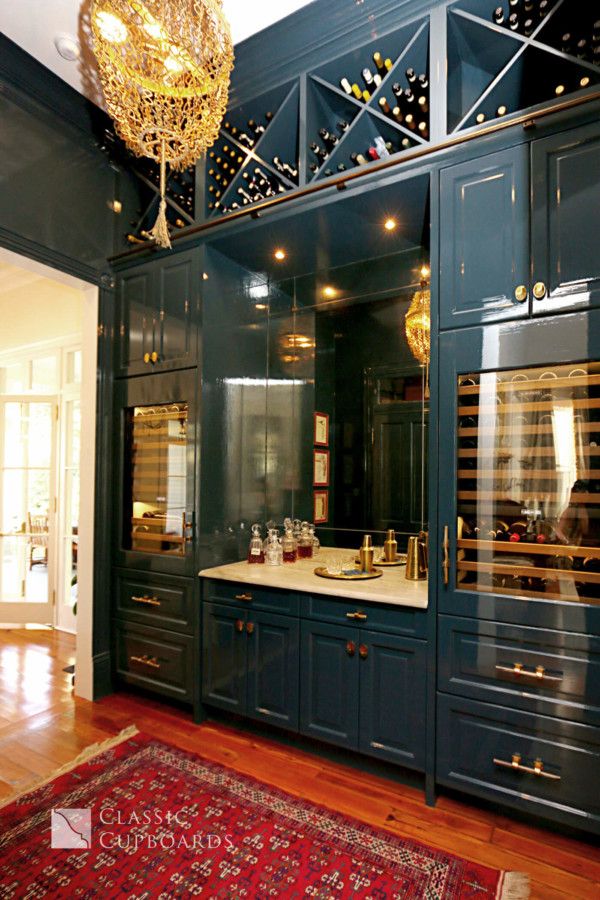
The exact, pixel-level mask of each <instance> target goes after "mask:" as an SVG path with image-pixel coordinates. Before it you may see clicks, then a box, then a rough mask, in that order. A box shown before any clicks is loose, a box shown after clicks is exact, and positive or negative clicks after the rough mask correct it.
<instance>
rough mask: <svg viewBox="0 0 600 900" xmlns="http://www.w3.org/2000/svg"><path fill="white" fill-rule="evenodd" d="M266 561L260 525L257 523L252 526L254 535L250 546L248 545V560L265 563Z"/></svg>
mask: <svg viewBox="0 0 600 900" xmlns="http://www.w3.org/2000/svg"><path fill="white" fill-rule="evenodd" d="M264 561H265V550H264V547H263V541H262V538H261V536H260V525H258V524H256V525H253V526H252V537H251V538H250V546H249V547H248V562H249V563H264Z"/></svg>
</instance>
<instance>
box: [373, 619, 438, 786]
mask: <svg viewBox="0 0 600 900" xmlns="http://www.w3.org/2000/svg"><path fill="white" fill-rule="evenodd" d="M358 654H359V659H360V743H359V747H360V749H361V750H362V751H363V753H369V754H370V755H373V756H378V757H380V758H382V759H387V760H389V761H390V762H396V763H401V764H402V765H405V766H410V767H411V768H417V769H422V768H423V767H424V765H425V716H426V697H425V680H426V644H425V643H424V642H422V641H415V640H411V639H410V638H400V637H393V636H389V635H384V634H378V633H377V632H376V631H365V630H363V629H361V632H360V645H359V647H358Z"/></svg>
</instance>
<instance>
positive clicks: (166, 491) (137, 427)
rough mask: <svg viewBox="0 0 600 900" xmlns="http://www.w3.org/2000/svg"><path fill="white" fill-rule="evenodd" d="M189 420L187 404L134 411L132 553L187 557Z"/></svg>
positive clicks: (129, 519)
mask: <svg viewBox="0 0 600 900" xmlns="http://www.w3.org/2000/svg"><path fill="white" fill-rule="evenodd" d="M187 419H188V407H187V404H185V403H171V404H168V405H167V406H160V407H153V406H136V407H133V408H132V409H131V410H130V411H129V415H128V428H129V447H130V456H129V460H128V462H129V473H130V489H131V496H130V503H129V513H128V516H127V522H126V526H125V527H126V534H125V546H127V547H128V549H131V550H137V551H141V552H144V553H160V554H163V555H167V556H184V555H185V549H186V542H187V539H188V534H187V529H188V523H187V521H186V508H187V507H186V451H187Z"/></svg>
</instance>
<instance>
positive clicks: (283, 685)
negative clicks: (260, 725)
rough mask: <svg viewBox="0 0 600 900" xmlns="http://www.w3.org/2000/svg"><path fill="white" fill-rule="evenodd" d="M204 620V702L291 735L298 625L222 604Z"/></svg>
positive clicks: (210, 607) (209, 606)
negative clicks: (262, 722) (285, 731)
mask: <svg viewBox="0 0 600 900" xmlns="http://www.w3.org/2000/svg"><path fill="white" fill-rule="evenodd" d="M203 615H204V624H203V678H202V699H203V701H204V702H205V703H208V704H211V705H213V706H218V707H220V708H221V709H226V710H229V711H232V712H237V713H240V714H244V715H248V716H251V717H252V718H255V719H260V720H262V721H265V722H272V723H273V724H277V725H280V726H282V727H284V728H289V729H292V730H295V729H296V728H297V725H298V642H299V631H300V626H299V622H298V619H297V618H293V617H290V616H280V615H276V614H274V613H268V612H261V611H258V610H246V609H243V608H240V607H238V606H235V605H228V604H225V603H205V604H204V607H203Z"/></svg>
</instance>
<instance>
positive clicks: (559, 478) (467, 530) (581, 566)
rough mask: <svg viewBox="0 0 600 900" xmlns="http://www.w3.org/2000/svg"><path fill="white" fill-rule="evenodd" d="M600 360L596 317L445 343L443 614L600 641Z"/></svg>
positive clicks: (507, 327) (449, 338)
mask: <svg viewBox="0 0 600 900" xmlns="http://www.w3.org/2000/svg"><path fill="white" fill-rule="evenodd" d="M599 347H600V310H597V309H596V310H589V311H588V312H586V313H577V314H575V313H572V314H565V315H562V316H553V317H548V318H546V319H544V320H536V319H530V320H529V321H528V322H521V323H514V322H513V323H510V324H509V323H506V324H503V325H496V326H491V327H487V328H473V329H469V331H455V332H452V333H450V332H446V333H444V334H443V335H442V336H441V339H440V360H441V364H440V373H439V385H440V396H439V410H440V412H439V429H440V434H443V435H444V440H443V442H442V444H441V448H440V465H439V473H440V480H439V490H438V498H439V500H438V504H439V506H438V508H439V515H440V526H439V527H440V532H439V534H440V537H439V540H440V543H441V540H442V535H443V528H444V526H446V527H447V529H448V538H449V543H448V568H447V583H446V584H442V585H441V587H440V592H439V600H438V607H439V610H440V612H443V613H447V614H449V615H454V616H456V615H460V616H466V617H473V618H482V619H492V620H494V621H497V622H508V623H517V624H520V625H523V626H527V625H529V626H537V627H542V628H549V629H557V630H560V631H572V632H580V633H588V634H595V633H598V629H599V628H600V605H599V603H598V601H599V599H600V519H599V517H598V513H599V510H600V479H599V478H598V470H599V469H600V397H599V394H598V392H599V385H600V358H599V355H598V348H599ZM588 354H594V355H593V356H591V358H590V356H588ZM447 652H448V648H442V653H447ZM517 661H518V660H517Z"/></svg>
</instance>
